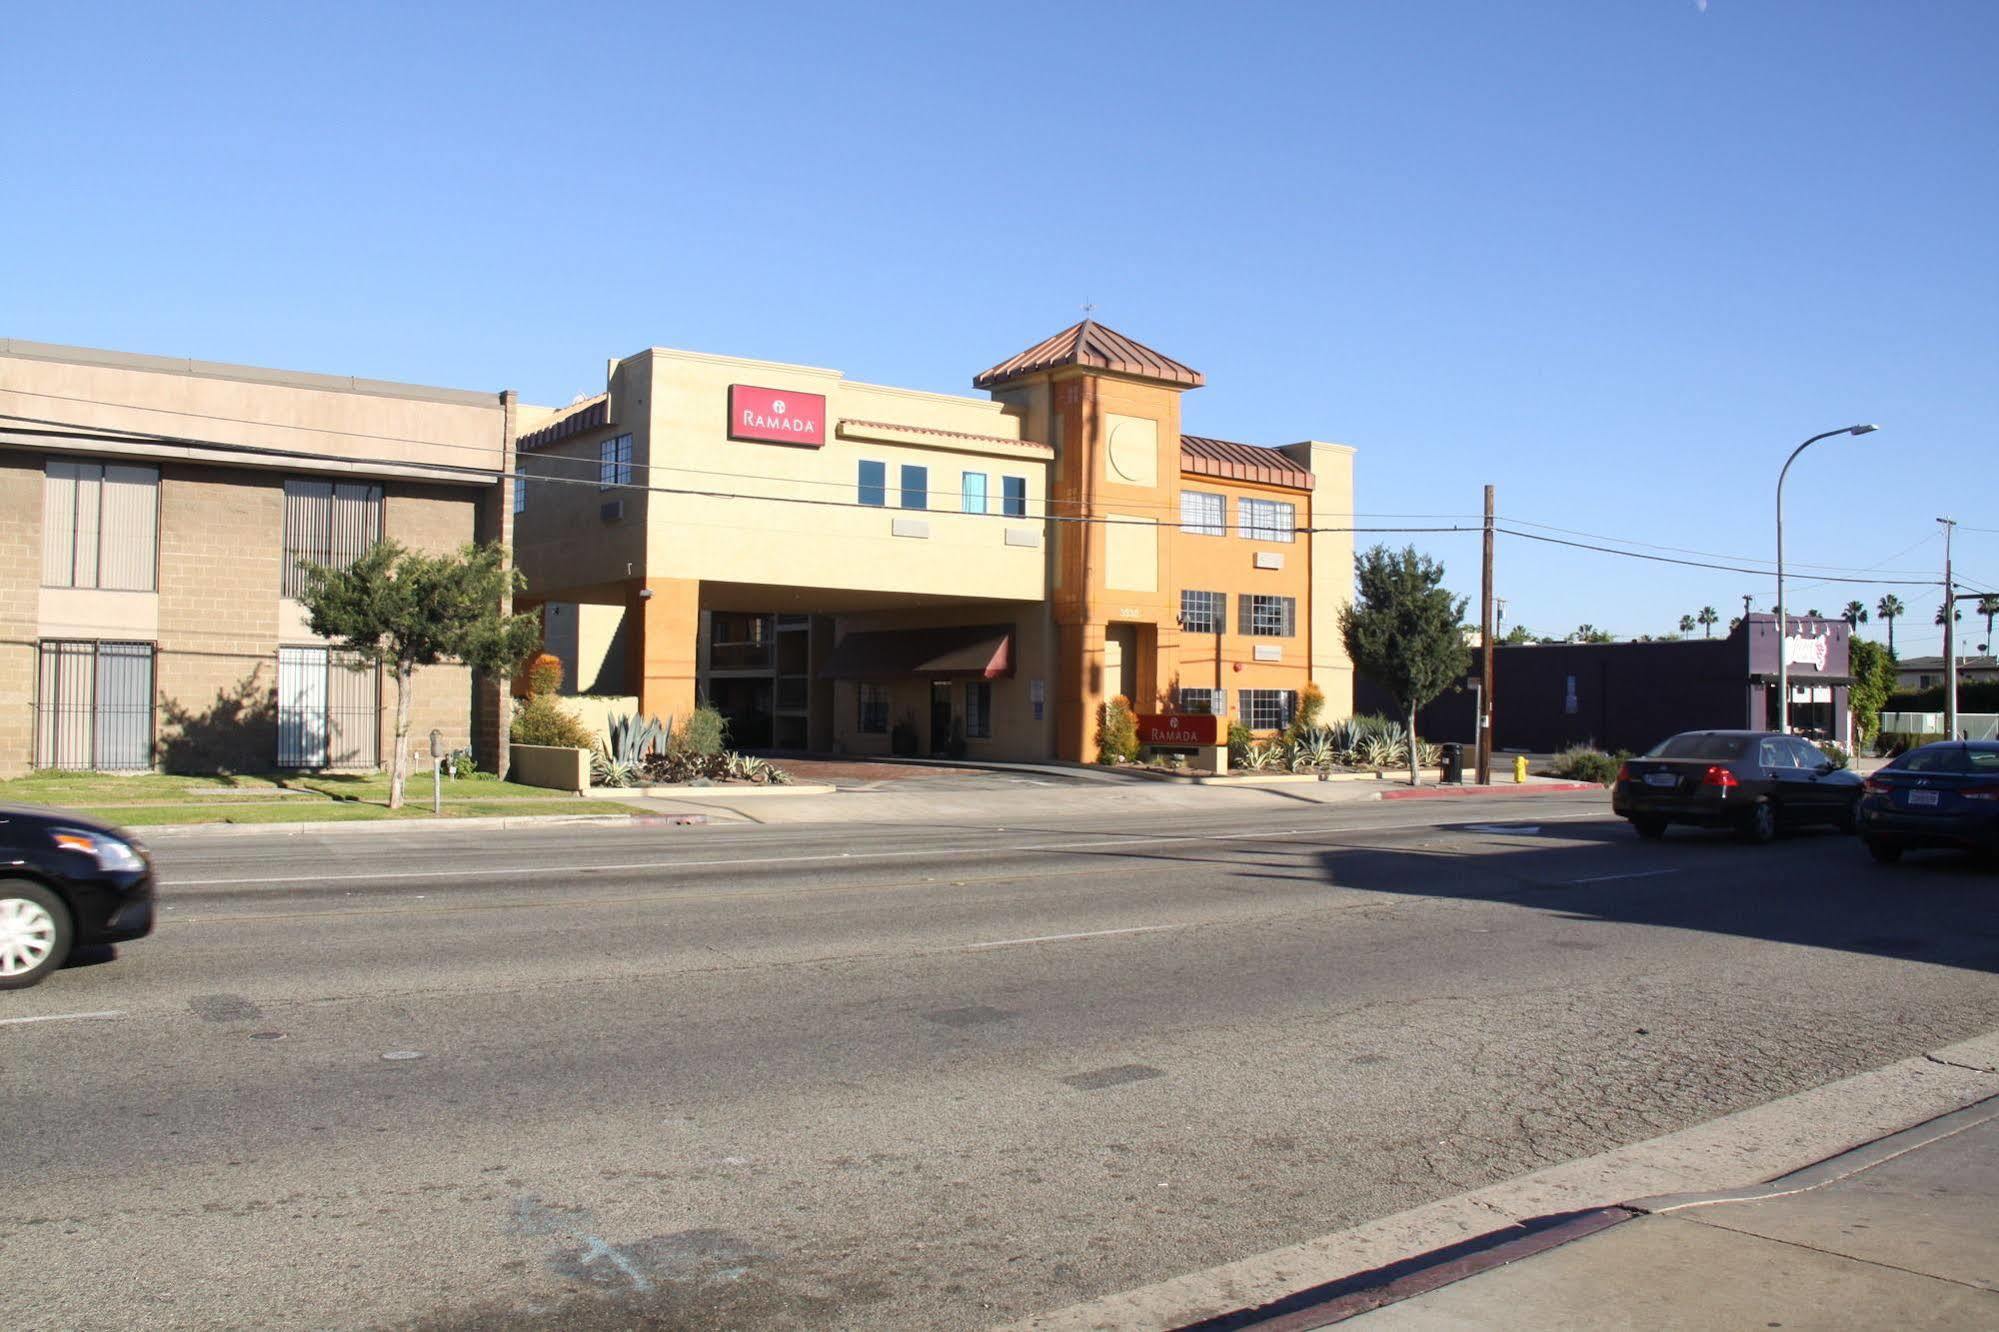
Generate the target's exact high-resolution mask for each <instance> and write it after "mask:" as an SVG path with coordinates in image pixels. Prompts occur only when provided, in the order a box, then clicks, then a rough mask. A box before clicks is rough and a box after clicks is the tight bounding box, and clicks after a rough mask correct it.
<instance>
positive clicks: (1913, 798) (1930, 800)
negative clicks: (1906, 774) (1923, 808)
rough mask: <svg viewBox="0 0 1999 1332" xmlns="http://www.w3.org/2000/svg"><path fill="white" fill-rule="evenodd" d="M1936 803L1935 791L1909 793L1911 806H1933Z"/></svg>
mask: <svg viewBox="0 0 1999 1332" xmlns="http://www.w3.org/2000/svg"><path fill="white" fill-rule="evenodd" d="M1936 802H1937V793H1936V792H1935V791H1911V792H1909V803H1910V804H1911V805H1934V804H1936Z"/></svg>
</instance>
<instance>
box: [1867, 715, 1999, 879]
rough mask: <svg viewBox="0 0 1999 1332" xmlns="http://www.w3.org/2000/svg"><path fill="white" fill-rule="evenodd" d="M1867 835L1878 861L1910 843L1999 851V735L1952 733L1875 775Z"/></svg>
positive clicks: (1869, 796)
mask: <svg viewBox="0 0 1999 1332" xmlns="http://www.w3.org/2000/svg"><path fill="white" fill-rule="evenodd" d="M1860 837H1861V840H1862V841H1864V842H1866V843H1867V849H1868V851H1869V852H1871V853H1872V854H1873V856H1874V858H1875V859H1876V860H1880V861H1892V860H1897V859H1900V858H1901V855H1902V852H1903V851H1905V850H1907V849H1909V848H1910V847H1925V846H1955V847H1963V848H1966V849H1968V850H1972V851H1979V852H1983V853H1985V854H1987V855H1990V854H1992V853H1994V852H1999V740H1944V741H1940V742H1939V743H1937V744H1933V745H1923V746H1922V747H1921V748H1918V749H1911V750H1910V751H1908V752H1907V753H1906V754H1902V755H1900V756H1898V757H1897V758H1896V759H1895V761H1894V762H1893V763H1890V764H1889V765H1888V766H1887V767H1885V768H1882V769H1881V770H1879V771H1878V772H1876V773H1875V774H1874V775H1873V776H1872V777H1869V778H1868V779H1867V790H1866V794H1864V795H1863V796H1861V798H1860Z"/></svg>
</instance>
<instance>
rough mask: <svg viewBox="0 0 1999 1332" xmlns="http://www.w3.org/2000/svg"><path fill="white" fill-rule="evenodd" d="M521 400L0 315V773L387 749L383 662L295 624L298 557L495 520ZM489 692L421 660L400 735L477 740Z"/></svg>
mask: <svg viewBox="0 0 1999 1332" xmlns="http://www.w3.org/2000/svg"><path fill="white" fill-rule="evenodd" d="M514 416H515V407H514V404H513V401H512V397H511V395H508V394H501V393H481V392H465V391H459V390H454V389H435V388H423V387H417V386H413V385H407V384H392V383H381V382H375V381H368V380H357V379H351V378H345V377H337V376H331V375H316V374H300V373H293V372H288V371H274V370H265V369H258V368H254V367H248V366H236V365H220V364H211V363H206V362H199V361H189V360H184V359H180V358H168V357H157V356H138V355H131V354H127V353H121V352H107V351H96V350H91V349H86V348H78V347H58V346H49V345H45V344H39V343H30V342H19V341H7V340H0V775H14V774H18V773H21V772H24V771H27V770H29V769H31V768H82V769H100V770H148V769H164V770H169V771H214V770H218V769H222V770H236V771H266V770H270V769H273V768H288V767H289V768H314V769H318V768H333V769H340V768H353V769H367V768H373V767H375V766H377V765H378V764H381V763H383V762H385V761H386V759H387V757H388V755H389V748H390V746H391V744H392V743H393V722H392V718H391V715H390V714H392V713H393V707H385V706H384V702H385V694H384V691H385V688H387V689H390V690H392V688H393V686H389V685H385V682H384V680H383V679H382V678H381V675H380V672H378V671H376V670H374V669H372V668H366V667H362V666H359V665H357V664H356V663H354V662H352V661H349V660H347V659H346V658H345V657H344V656H343V654H342V653H341V652H340V651H338V650H337V649H335V648H333V647H332V646H331V645H329V644H328V643H326V642H324V641H322V640H320V639H318V638H316V637H315V636H314V635H313V634H312V633H311V632H310V630H309V629H308V628H307V627H306V616H305V613H304V611H303V609H302V608H301V606H300V605H299V603H298V600H297V597H296V593H297V591H298V589H299V585H300V574H299V563H300V561H306V560H309V561H313V562H316V563H333V564H340V563H343V562H345V561H347V560H350V559H352V558H353V557H354V556H355V555H357V554H359V553H360V552H361V551H362V550H364V549H366V548H367V547H368V546H369V545H370V544H372V543H373V542H375V541H377V540H380V539H383V538H392V539H394V540H396V541H399V542H401V543H403V544H404V545H407V546H412V547H415V548H418V549H422V550H433V551H434V550H448V549H454V548H456V547H458V546H460V545H462V544H464V543H465V542H468V541H472V540H475V539H476V540H499V541H506V540H508V539H509V537H510V535H511V534H510V530H509V523H510V521H511V512H510V506H509V504H508V503H507V501H506V498H505V491H506V485H505V481H506V477H507V475H508V474H509V472H510V471H511V467H512V432H513V429H514ZM389 701H391V702H392V694H391V695H390V698H389ZM503 703H504V700H503V698H502V691H500V690H499V689H497V688H494V687H491V686H490V685H485V686H483V687H475V683H474V681H473V680H472V679H471V677H470V673H469V672H468V671H467V670H466V668H464V667H463V666H457V665H451V664H445V665H439V666H434V667H428V668H425V669H423V670H421V671H420V672H419V673H418V676H417V680H416V689H415V700H414V710H413V718H412V725H413V734H414V735H419V736H424V737H426V739H427V736H428V733H429V731H430V730H431V729H432V728H433V727H434V728H437V729H438V730H440V731H442V732H443V734H444V737H445V739H446V741H447V743H449V744H451V745H453V746H461V745H472V746H473V747H474V748H475V749H476V750H477V751H478V752H479V753H480V754H481V755H482V756H483V757H484V758H485V759H486V761H487V762H488V764H489V765H490V764H491V762H492V761H493V760H494V758H495V757H496V754H497V749H498V737H499V733H500V732H499V727H500V725H501V723H502V711H501V709H502V706H503Z"/></svg>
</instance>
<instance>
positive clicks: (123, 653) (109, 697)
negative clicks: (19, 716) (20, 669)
mask: <svg viewBox="0 0 1999 1332" xmlns="http://www.w3.org/2000/svg"><path fill="white" fill-rule="evenodd" d="M35 685H36V687H35V766H36V767H39V768H70V769H80V770H86V771H88V770H102V771H119V770H133V769H137V770H140V771H144V770H146V769H149V768H151V767H152V766H153V645H152V644H151V643H99V642H90V641H78V640H61V641H57V640H51V641H46V642H43V643H42V644H41V645H40V661H39V663H38V669H37V671H36V681H35Z"/></svg>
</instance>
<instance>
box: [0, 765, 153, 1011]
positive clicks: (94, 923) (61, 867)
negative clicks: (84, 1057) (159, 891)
mask: <svg viewBox="0 0 1999 1332" xmlns="http://www.w3.org/2000/svg"><path fill="white" fill-rule="evenodd" d="M152 932H153V866H152V862H151V861H150V860H149V859H147V857H146V852H145V848H143V847H141V846H140V845H139V844H138V843H137V842H135V841H133V840H132V838H131V837H129V836H127V835H126V834H124V833H121V832H118V831H116V830H115V829H112V828H107V827H105V826H103V825H102V824H99V823H93V822H91V821H90V820H88V819H81V818H78V817H76V816H75V815H74V814H66V813H64V812H62V811H61V810H54V809H23V808H19V807H11V806H5V805H0V990H19V989H25V988H26V987H28V986H30V985H33V984H35V983H36V982H38V981H40V980H42V979H44V978H46V977H47V976H48V975H49V973H51V972H53V971H55V970H56V969H57V968H59V967H61V966H62V964H63V963H64V962H66V961H68V960H69V954H70V950H71V949H72V948H75V947H78V946H89V945H93V944H108V943H122V942H123V941H125V940H127V939H142V938H144V937H145V936H146V935H148V934H151V933H152Z"/></svg>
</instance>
